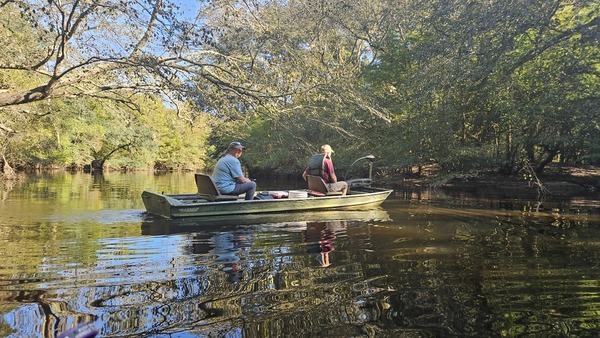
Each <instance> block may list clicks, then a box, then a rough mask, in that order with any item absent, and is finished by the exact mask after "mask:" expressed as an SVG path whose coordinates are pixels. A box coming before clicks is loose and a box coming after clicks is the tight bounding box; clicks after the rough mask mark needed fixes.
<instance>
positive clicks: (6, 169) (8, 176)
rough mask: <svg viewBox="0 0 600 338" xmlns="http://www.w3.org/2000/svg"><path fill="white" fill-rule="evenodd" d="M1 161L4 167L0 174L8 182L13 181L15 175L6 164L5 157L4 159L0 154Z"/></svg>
mask: <svg viewBox="0 0 600 338" xmlns="http://www.w3.org/2000/svg"><path fill="white" fill-rule="evenodd" d="M2 161H3V162H4V166H3V168H2V173H3V174H4V178H6V179H9V180H13V179H15V178H17V173H16V172H15V170H14V169H13V168H12V167H11V166H10V165H9V164H8V161H7V160H6V157H4V154H2Z"/></svg>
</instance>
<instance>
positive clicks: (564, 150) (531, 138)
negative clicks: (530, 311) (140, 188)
mask: <svg viewBox="0 0 600 338" xmlns="http://www.w3.org/2000/svg"><path fill="white" fill-rule="evenodd" d="M33 4H35V5H36V6H39V7H44V6H43V5H42V4H41V3H35V2H34V3H33ZM247 4H248V3H247V2H241V1H238V0H224V1H208V2H202V4H201V5H202V8H201V9H200V12H199V15H200V16H201V19H202V23H203V26H202V31H203V32H205V33H206V34H205V35H204V37H203V38H202V37H200V35H197V36H192V35H188V34H187V33H185V32H187V31H189V30H185V28H186V27H188V28H189V27H190V26H189V24H191V23H190V22H186V21H185V19H184V18H177V17H176V13H175V12H173V11H171V10H169V11H165V12H160V11H159V12H158V13H163V14H164V16H160V19H161V20H162V21H160V20H159V21H160V22H164V23H167V22H168V23H171V24H172V26H170V27H172V31H165V30H163V28H164V27H163V26H160V25H158V26H153V27H149V26H144V25H138V26H136V29H135V30H132V31H131V34H128V35H127V38H128V41H129V42H131V43H132V45H135V42H139V43H140V45H143V46H145V48H144V49H139V50H136V53H133V52H131V53H130V55H133V56H135V57H132V58H125V56H123V55H121V54H119V53H117V54H119V55H118V56H119V57H124V58H125V59H120V60H121V61H123V60H126V62H125V61H123V62H117V63H113V61H114V60H115V59H114V58H113V57H112V56H114V55H116V54H114V53H112V52H114V51H113V50H111V49H110V48H108V46H110V44H102V43H104V42H107V41H111V40H110V39H108V38H107V35H105V34H109V33H111V32H113V29H116V27H108V26H98V32H99V33H98V34H100V33H101V34H100V35H98V36H96V35H94V34H96V33H95V32H93V31H91V30H87V28H89V26H85V27H86V29H84V30H82V31H77V32H76V33H81V34H79V35H77V34H75V35H76V38H75V39H74V40H73V41H70V42H69V44H68V45H67V46H66V47H68V51H69V53H70V54H69V56H70V58H68V61H69V65H70V66H72V67H73V68H70V70H69V71H68V72H66V73H60V72H59V73H60V74H63V75H64V76H63V75H61V76H59V78H57V79H56V81H57V82H56V83H59V84H60V86H59V85H57V84H56V83H54V82H52V83H51V87H53V88H54V89H55V90H56V91H55V92H54V93H60V95H61V96H60V99H55V100H52V101H45V102H44V103H30V104H28V105H27V106H26V109H16V108H14V107H11V106H5V107H4V108H0V109H1V110H0V150H1V151H2V152H3V153H4V154H7V155H8V159H9V161H10V162H11V163H15V164H18V165H29V166H38V165H66V164H73V165H75V166H83V165H87V164H90V163H104V164H106V165H111V166H115V167H126V168H131V167H140V166H142V167H143V166H150V165H156V166H157V167H160V168H172V169H184V168H185V169H187V168H190V169H191V168H203V169H205V168H210V167H211V166H212V164H213V163H214V161H215V160H216V159H217V158H218V157H219V156H220V155H221V153H222V151H223V150H224V148H225V147H226V146H227V144H229V142H231V141H233V140H239V141H242V142H244V143H246V144H247V145H248V151H247V152H245V155H244V159H243V162H244V164H245V165H246V166H247V168H248V169H250V170H252V171H256V172H260V171H264V172H270V173H277V174H296V173H298V172H300V171H301V170H302V168H303V166H304V165H305V162H306V159H307V158H308V157H309V156H310V155H311V154H313V153H315V152H317V150H318V148H319V146H320V145H321V144H324V143H328V144H331V145H332V146H333V148H334V149H335V150H336V153H335V163H336V167H338V168H340V169H341V170H342V172H343V171H344V169H346V168H348V167H349V166H350V164H351V163H352V161H353V160H354V159H356V158H358V157H361V156H364V155H367V154H373V155H375V156H377V158H378V160H377V161H378V163H377V166H380V167H384V168H386V169H388V170H389V171H395V170H397V169H399V168H400V169H404V168H413V167H415V166H416V167H419V168H420V167H423V166H426V165H428V164H430V163H435V164H437V165H439V167H440V168H441V169H442V170H443V171H444V172H445V173H448V175H449V176H452V175H454V176H457V175H459V174H460V173H465V172H473V171H478V170H494V171H498V170H500V171H503V172H505V173H515V172H518V170H519V169H521V167H522V166H523V165H524V164H525V163H527V164H531V166H532V167H533V168H534V169H536V170H538V171H540V170H543V168H544V166H545V165H547V164H548V163H549V162H550V161H561V162H563V163H577V164H598V163H599V158H600V155H599V149H598V144H599V143H600V142H599V139H600V136H599V134H600V131H599V122H598V121H599V120H600V109H599V108H598V107H600V104H599V97H598V93H599V92H600V79H599V74H600V67H599V66H598V65H599V64H600V63H599V62H598V61H599V56H600V47H599V46H600V41H599V38H600V37H599V35H598V33H597V32H598V31H599V29H600V27H599V25H600V21H599V20H600V19H599V15H600V5H599V4H598V3H597V1H593V0H582V1H572V0H557V1H524V0H519V1H512V0H499V1H491V2H489V1H488V2H473V1H464V0H450V1H448V0H444V1H442V0H433V1H427V2H424V1H413V0H405V1H391V0H369V1H367V0H359V1H350V0H335V1H328V2H323V1H318V0H309V1H295V0H292V1H284V2H281V1H265V2H256V3H254V5H253V6H247ZM11 6H12V5H6V6H4V8H6V9H7V11H6V12H4V13H0V24H2V25H3V26H2V27H5V28H7V30H5V31H1V30H0V42H2V41H4V42H5V43H6V44H14V45H17V46H16V47H18V48H14V50H15V51H17V52H16V53H13V54H11V53H8V52H6V51H5V52H3V54H0V56H3V57H5V58H4V59H5V60H10V61H11V62H16V63H20V64H21V65H23V64H26V63H27V62H31V60H30V59H29V57H31V58H33V59H39V56H40V55H45V54H44V53H42V52H41V51H42V50H43V49H44V48H42V47H43V46H47V45H48V42H49V41H50V40H48V36H53V35H52V33H51V32H52V31H50V30H48V29H47V27H46V28H44V29H40V28H39V27H37V26H36V25H34V24H33V23H32V21H31V20H29V19H28V18H29V17H28V16H27V15H26V14H27V13H25V14H24V16H18V15H17V14H18V13H19V10H18V9H16V8H15V7H11ZM32 6H33V5H32ZM86 6H87V4H86ZM165 6H166V7H165V8H171V7H169V6H168V5H165ZM34 7H35V6H34ZM86 8H87V7H86ZM147 9H151V7H148V8H147ZM134 12H135V11H126V12H124V13H122V14H123V15H122V16H119V15H117V16H115V17H120V18H124V17H130V16H135V15H136V13H134ZM150 12H152V11H148V13H150ZM77 13H79V12H77ZM111 13H112V12H111ZM43 14H44V15H48V17H52V15H55V14H56V13H54V12H50V11H45V12H43ZM113 14H114V13H113ZM161 15H162V14H161ZM13 17H14V18H13ZM109 17H112V16H109ZM83 19H84V21H85V20H87V17H84V18H83ZM142 21H143V20H142ZM49 22H50V20H47V21H43V23H45V24H47V23H49ZM117 22H124V21H119V20H117ZM140 22H141V21H140ZM148 22H149V21H148ZM103 23H106V22H103ZM21 26H22V27H23V30H22V31H21V32H16V31H15V28H16V27H21ZM41 26H44V25H41ZM117 26H118V25H117ZM156 27H160V28H156ZM144 28H148V29H150V30H151V31H153V32H155V33H156V35H151V38H150V39H151V41H145V40H144V39H143V37H140V36H139V35H136V34H137V33H138V32H143V31H144ZM63 33H64V32H63ZM56 34H58V32H57V33H56ZM86 34H90V35H92V36H94V37H97V38H98V40H96V41H97V44H98V45H97V46H96V45H94V46H95V47H98V48H97V49H90V50H87V49H85V48H74V47H75V46H78V47H81V46H85V42H86V41H88V40H85V39H83V37H85V36H86ZM198 34H200V33H198ZM202 34H204V33H202ZM109 35H110V34H109ZM136 36H137V37H136ZM156 37H162V38H163V40H160V41H159V40H156V39H154V38H156ZM169 38H173V40H170V39H169ZM152 39H154V40H152ZM89 41H92V40H89ZM101 42H102V43H101ZM147 43H150V45H151V46H152V48H149V47H148V46H150V45H148V44H147ZM101 47H102V48H101ZM124 48H125V47H124ZM78 50H79V51H85V52H81V53H78ZM92 51H94V52H97V55H95V57H98V58H99V59H98V60H100V59H101V60H102V61H99V62H98V64H102V66H99V65H98V64H96V63H95V62H91V63H89V62H84V63H77V61H78V60H88V59H87V58H86V53H92ZM121 52H122V51H121ZM142 52H143V53H142ZM0 53H2V52H0ZM36 53H37V54H36ZM40 53H41V54H40ZM144 53H145V54H144ZM161 53H163V54H161ZM125 54H127V53H125ZM52 55H53V56H56V55H55V54H52ZM158 55H161V57H159V56H158ZM87 56H89V55H87ZM65 60H66V59H65ZM65 60H61V62H63V65H66V63H64V62H66V61H65ZM89 60H91V59H89ZM89 60H88V61H89ZM125 64H126V65H127V67H125V66H123V65H125ZM4 65H5V63H4ZM0 66H1V65H0ZM46 66H47V67H49V68H48V69H51V68H52V63H51V62H49V63H47V64H46ZM122 66H123V68H120V67H122ZM64 67H67V66H64ZM103 67H105V68H103ZM106 69H109V70H110V71H106ZM59 70H62V68H61V69H59ZM27 74H28V73H27V72H24V71H23V69H20V71H19V72H16V71H15V69H9V68H8V67H4V68H2V67H0V90H2V89H3V88H7V90H8V91H10V92H19V91H24V90H28V89H31V88H36V87H38V86H40V85H41V84H44V83H45V82H44V81H42V80H47V78H46V77H44V76H43V75H42V74H43V72H37V73H35V75H33V74H30V76H28V75H27ZM77 76H81V79H84V80H85V81H84V83H78V82H77V80H74V79H76V78H77ZM67 80H68V81H67ZM61 81H65V82H61ZM82 81H83V80H82ZM74 83H76V84H77V85H73V84H74ZM113 85H114V86H113ZM54 86H58V87H56V88H55V87H54ZM117 87H118V89H116V88H117ZM91 88H94V90H95V89H98V88H102V90H104V89H106V88H109V89H110V90H111V95H107V96H109V97H110V99H111V100H112V103H109V102H110V101H105V100H100V98H99V96H100V95H99V94H98V93H99V92H98V91H94V90H92V89H91ZM113 89H114V91H113ZM121 89H124V91H121ZM132 89H135V90H132ZM142 92H144V93H145V94H143V95H142V94H141V93H142ZM89 93H93V95H90V94H89ZM117 94H118V95H117ZM82 96H83V97H87V98H86V99H82V98H81V97H82ZM75 97H77V98H76V99H75ZM45 99H47V98H45ZM165 102H168V103H165ZM411 170H412V169H411Z"/></svg>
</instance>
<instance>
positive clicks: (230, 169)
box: [212, 142, 256, 200]
mask: <svg viewBox="0 0 600 338" xmlns="http://www.w3.org/2000/svg"><path fill="white" fill-rule="evenodd" d="M243 149H244V146H243V145H242V144H241V143H240V142H231V143H230V144H229V148H227V154H225V155H224V156H223V157H221V158H220V159H219V161H218V162H217V165H216V166H215V170H214V171H213V174H212V178H213V181H215V184H216V185H217V188H218V189H219V191H220V192H221V194H225V195H239V194H243V193H246V196H245V199H247V200H251V199H253V198H254V192H255V191H256V182H253V181H251V180H250V179H249V178H246V177H244V173H243V172H242V165H241V164H240V160H239V158H240V157H241V156H242V153H243Z"/></svg>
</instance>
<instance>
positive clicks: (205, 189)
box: [195, 174, 239, 202]
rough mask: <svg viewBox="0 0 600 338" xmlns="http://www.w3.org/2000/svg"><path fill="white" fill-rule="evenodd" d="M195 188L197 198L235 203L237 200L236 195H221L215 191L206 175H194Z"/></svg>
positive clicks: (212, 182)
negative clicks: (196, 189)
mask: <svg viewBox="0 0 600 338" xmlns="http://www.w3.org/2000/svg"><path fill="white" fill-rule="evenodd" d="M195 178H196V186H197V187H198V197H199V198H202V199H205V200H208V201H211V202H216V201H235V200H237V199H238V198H239V196H237V195H223V194H221V193H220V192H219V189H217V185H216V184H215V182H214V181H213V180H212V177H210V176H209V175H206V174H196V175H195Z"/></svg>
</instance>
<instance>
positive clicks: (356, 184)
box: [344, 155, 375, 188]
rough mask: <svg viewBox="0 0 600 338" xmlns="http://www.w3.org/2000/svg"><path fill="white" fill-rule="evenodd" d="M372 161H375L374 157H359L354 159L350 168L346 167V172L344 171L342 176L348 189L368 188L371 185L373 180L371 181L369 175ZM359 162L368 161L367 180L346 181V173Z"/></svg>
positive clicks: (371, 171)
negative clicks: (344, 173)
mask: <svg viewBox="0 0 600 338" xmlns="http://www.w3.org/2000/svg"><path fill="white" fill-rule="evenodd" d="M374 159H375V156H373V155H367V156H363V157H360V158H358V159H356V160H355V161H354V162H352V164H351V165H350V167H348V170H346V175H345V176H344V178H345V179H346V183H348V187H349V188H356V187H370V186H371V184H372V183H373V180H372V179H371V175H372V173H373V160H374ZM360 160H367V161H369V178H354V179H351V180H348V179H347V178H348V172H350V169H352V166H353V165H354V164H356V162H358V161H360Z"/></svg>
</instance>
